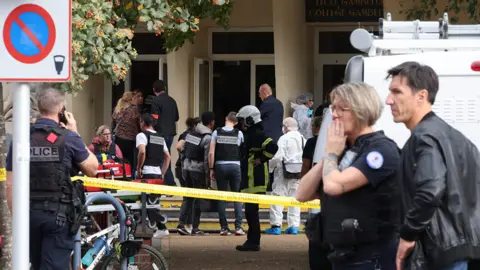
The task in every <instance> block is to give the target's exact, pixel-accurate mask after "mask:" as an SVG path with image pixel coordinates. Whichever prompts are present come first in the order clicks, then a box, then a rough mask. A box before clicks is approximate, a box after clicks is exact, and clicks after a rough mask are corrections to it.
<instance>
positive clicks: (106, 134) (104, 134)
mask: <svg viewBox="0 0 480 270" xmlns="http://www.w3.org/2000/svg"><path fill="white" fill-rule="evenodd" d="M102 135H103V136H108V135H110V133H103V134H102Z"/></svg>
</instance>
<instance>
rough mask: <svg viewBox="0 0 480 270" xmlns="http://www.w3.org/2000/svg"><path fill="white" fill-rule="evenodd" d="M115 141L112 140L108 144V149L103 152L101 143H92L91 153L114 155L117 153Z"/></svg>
mask: <svg viewBox="0 0 480 270" xmlns="http://www.w3.org/2000/svg"><path fill="white" fill-rule="evenodd" d="M115 145H116V144H115V143H114V142H112V143H111V144H110V148H109V149H108V151H107V152H104V151H102V145H101V144H99V143H94V144H93V153H94V154H95V155H98V154H109V155H112V156H116V155H117V148H116V147H115Z"/></svg>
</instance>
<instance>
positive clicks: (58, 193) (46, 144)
mask: <svg viewBox="0 0 480 270" xmlns="http://www.w3.org/2000/svg"><path fill="white" fill-rule="evenodd" d="M66 133H67V130H66V129H64V128H61V127H58V126H46V125H32V126H31V128H30V200H31V201H54V202H61V203H71V199H72V189H73V184H72V182H71V179H70V168H69V167H68V166H67V165H66V164H64V163H63V158H64V155H65V135H66Z"/></svg>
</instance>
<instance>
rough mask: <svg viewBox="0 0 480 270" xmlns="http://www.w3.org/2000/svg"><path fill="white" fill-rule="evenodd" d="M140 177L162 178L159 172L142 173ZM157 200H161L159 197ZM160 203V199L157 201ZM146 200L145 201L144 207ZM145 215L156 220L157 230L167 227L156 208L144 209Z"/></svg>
mask: <svg viewBox="0 0 480 270" xmlns="http://www.w3.org/2000/svg"><path fill="white" fill-rule="evenodd" d="M142 179H162V175H161V174H144V175H142ZM159 200H161V198H160V197H159ZM158 203H160V201H159V202H158ZM146 206H147V205H146V202H145V209H146ZM142 207H143V202H142ZM146 215H147V216H148V219H149V220H155V221H157V228H158V229H159V230H165V229H166V228H167V226H165V224H164V223H161V222H163V220H161V219H162V217H161V215H160V210H157V209H148V210H146ZM154 217H159V218H154Z"/></svg>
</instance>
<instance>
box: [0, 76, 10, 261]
mask: <svg viewBox="0 0 480 270" xmlns="http://www.w3.org/2000/svg"><path fill="white" fill-rule="evenodd" d="M0 112H1V113H0V169H5V165H6V162H5V160H6V158H7V151H8V145H7V143H6V141H7V134H6V129H5V114H4V113H3V83H0ZM0 234H1V235H3V247H2V254H1V258H0V269H12V215H11V213H10V209H9V208H8V204H7V182H6V181H0Z"/></svg>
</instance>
